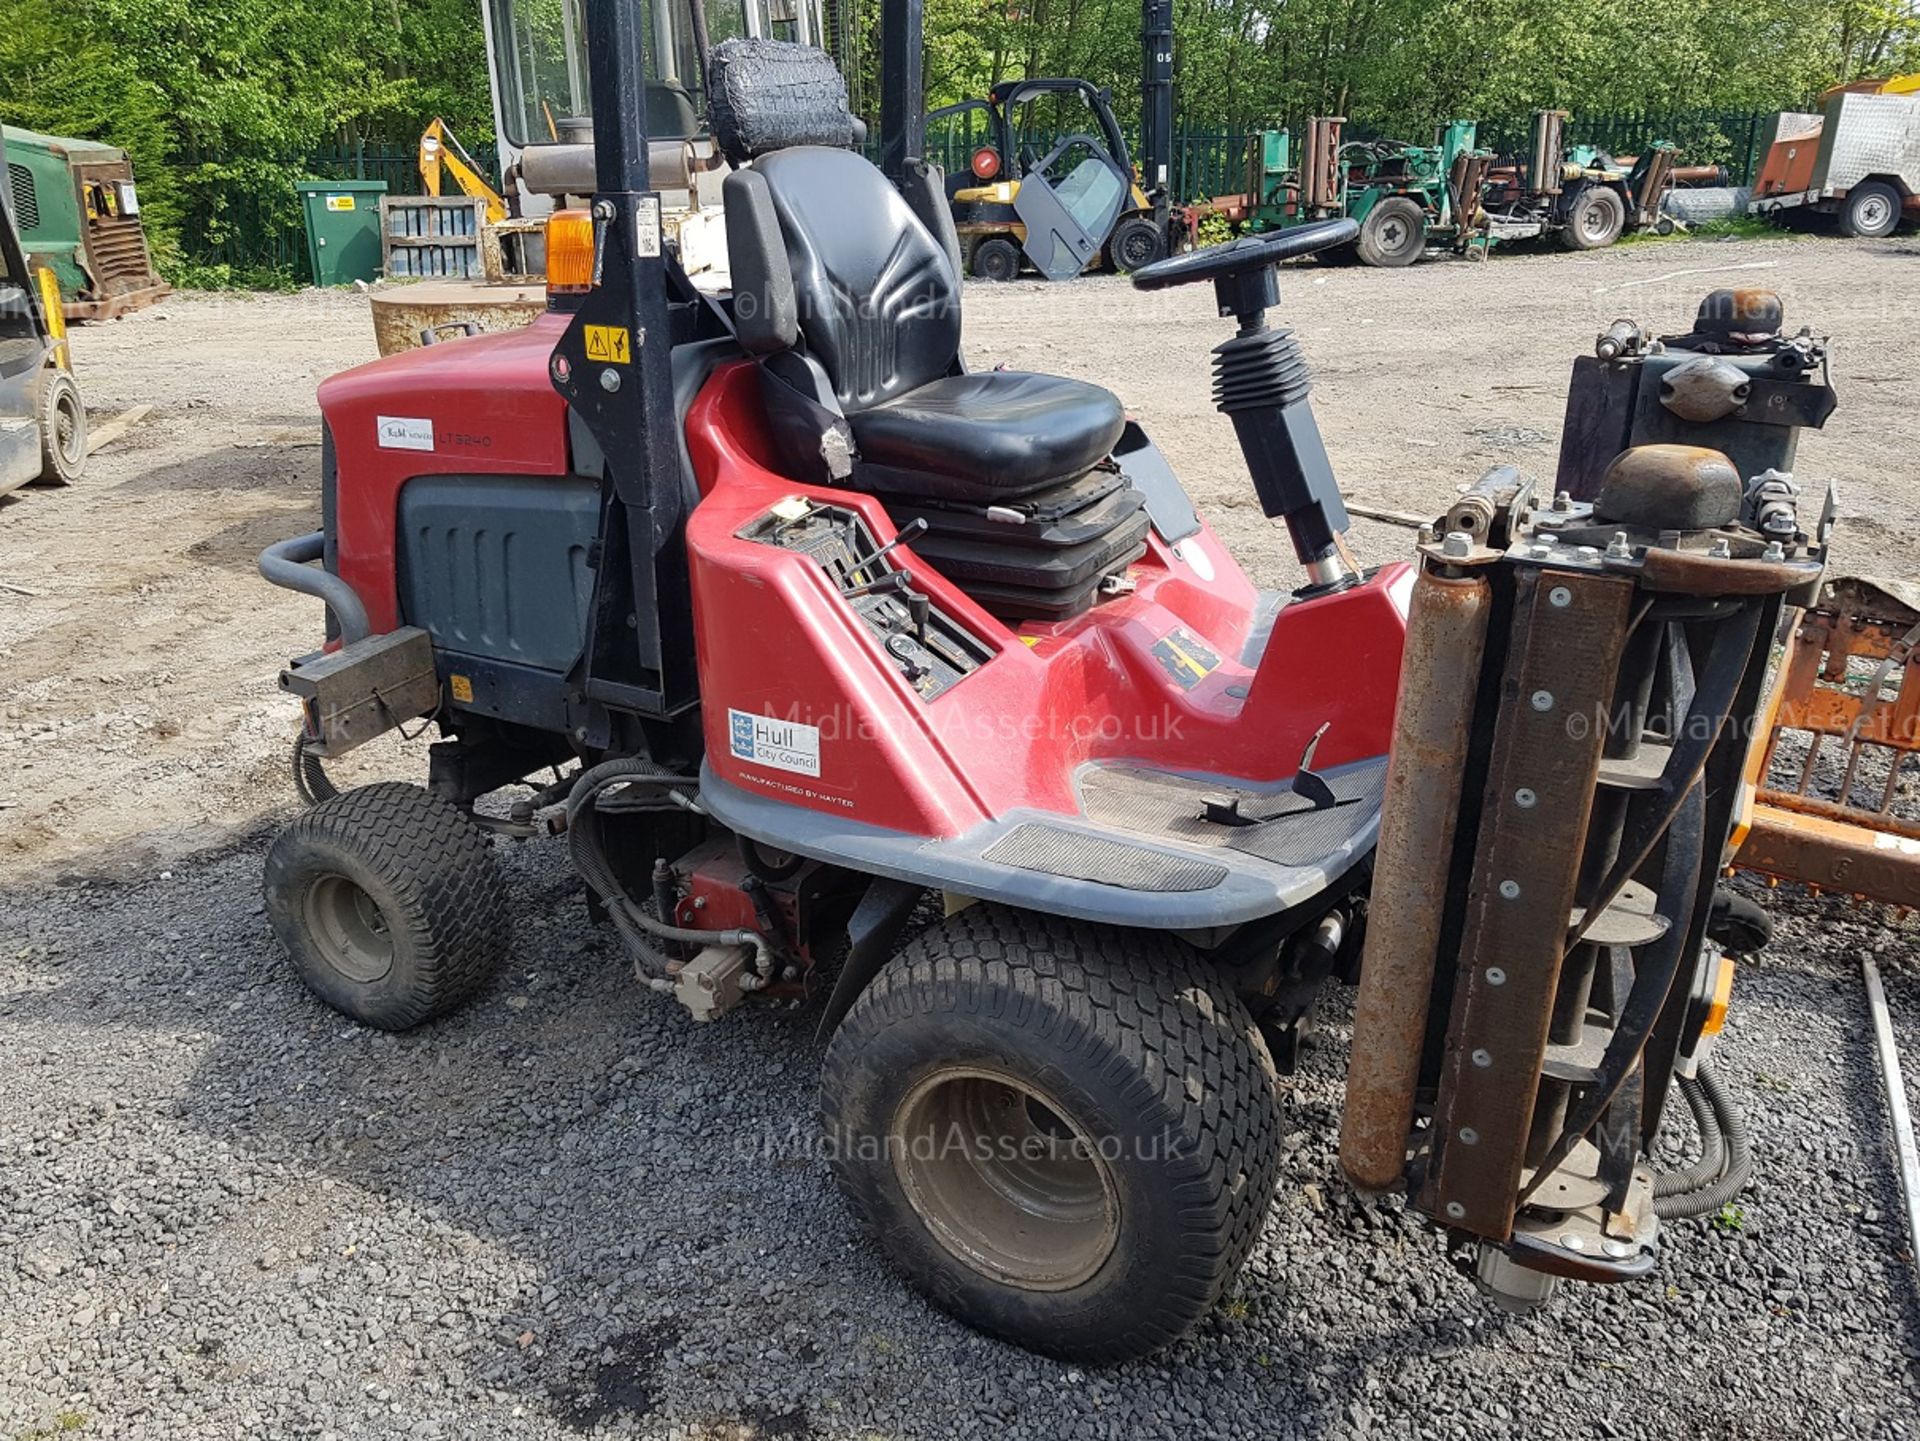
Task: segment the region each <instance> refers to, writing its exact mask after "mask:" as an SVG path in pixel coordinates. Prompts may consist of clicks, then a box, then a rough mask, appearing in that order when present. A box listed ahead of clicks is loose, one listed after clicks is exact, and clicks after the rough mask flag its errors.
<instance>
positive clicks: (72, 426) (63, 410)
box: [53, 397, 80, 461]
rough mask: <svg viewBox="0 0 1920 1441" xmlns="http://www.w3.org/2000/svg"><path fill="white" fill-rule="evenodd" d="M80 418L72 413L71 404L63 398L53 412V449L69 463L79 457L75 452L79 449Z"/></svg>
mask: <svg viewBox="0 0 1920 1441" xmlns="http://www.w3.org/2000/svg"><path fill="white" fill-rule="evenodd" d="M79 437H80V417H79V416H78V415H76V414H75V413H74V407H73V404H72V402H70V401H68V400H67V399H65V398H64V397H63V398H62V399H61V401H60V403H59V405H58V407H57V408H56V410H55V414H54V421H53V443H54V448H55V449H56V450H58V451H59V452H60V454H61V455H63V456H64V457H66V458H67V460H69V461H73V460H77V459H79V457H78V456H77V455H76V454H75V451H76V450H77V449H78V448H79V447H78V442H79Z"/></svg>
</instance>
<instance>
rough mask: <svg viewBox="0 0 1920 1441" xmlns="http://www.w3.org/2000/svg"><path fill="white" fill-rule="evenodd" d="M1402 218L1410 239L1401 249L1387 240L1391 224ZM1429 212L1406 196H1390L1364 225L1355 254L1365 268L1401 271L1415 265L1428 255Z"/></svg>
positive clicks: (1369, 216) (1370, 212)
mask: <svg viewBox="0 0 1920 1441" xmlns="http://www.w3.org/2000/svg"><path fill="white" fill-rule="evenodd" d="M1395 219H1398V220H1399V221H1400V223H1401V224H1402V225H1403V226H1405V227H1406V231H1405V233H1406V236H1407V239H1406V240H1404V241H1402V242H1401V243H1400V244H1399V245H1398V246H1393V245H1389V244H1388V242H1387V241H1386V240H1385V239H1383V238H1382V237H1383V233H1384V232H1385V230H1386V229H1387V226H1388V224H1389V223H1390V222H1391V221H1393V220H1395ZM1426 248H1427V212H1426V211H1425V210H1423V209H1422V208H1421V207H1420V205H1419V204H1418V202H1416V201H1413V200H1410V199H1408V198H1407V197H1406V196H1404V195H1390V196H1388V197H1387V198H1386V199H1385V200H1382V201H1381V202H1380V203H1379V204H1378V205H1376V206H1374V207H1373V209H1372V210H1370V211H1369V212H1367V218H1366V219H1365V220H1364V221H1362V222H1361V224H1360V238H1359V239H1358V240H1356V241H1355V242H1354V254H1355V255H1356V256H1358V257H1359V260H1360V263H1361V264H1362V265H1370V266H1373V267H1375V268H1377V269H1381V270H1399V269H1403V268H1405V267H1406V266H1409V265H1412V264H1413V263H1414V262H1415V261H1417V260H1419V258H1420V257H1421V256H1422V255H1423V254H1425V253H1426Z"/></svg>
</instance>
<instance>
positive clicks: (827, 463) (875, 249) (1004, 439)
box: [709, 39, 1150, 620]
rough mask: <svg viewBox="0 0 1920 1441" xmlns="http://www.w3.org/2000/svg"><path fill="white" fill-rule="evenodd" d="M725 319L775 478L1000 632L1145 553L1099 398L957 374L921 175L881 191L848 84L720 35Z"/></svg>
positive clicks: (793, 48)
mask: <svg viewBox="0 0 1920 1441" xmlns="http://www.w3.org/2000/svg"><path fill="white" fill-rule="evenodd" d="M709 71H710V76H709V81H710V93H711V94H712V96H713V97H714V98H713V100H712V101H711V103H710V109H711V116H712V129H713V134H714V138H715V140H716V141H717V142H718V143H719V145H720V147H721V151H722V153H723V154H725V155H726V156H727V158H728V159H729V160H730V161H732V162H733V164H734V165H735V166H736V167H739V168H736V169H735V170H734V172H733V173H732V174H730V175H729V176H728V177H727V179H726V182H725V187H724V190H723V192H722V194H723V198H724V200H725V204H726V225H727V255H728V265H729V268H730V269H731V271H732V275H733V324H734V331H735V334H736V335H737V337H738V338H739V342H740V345H741V347H742V348H743V349H745V350H746V351H747V353H748V354H749V355H751V356H753V357H754V358H755V359H756V360H757V361H758V362H759V373H760V392H761V395H762V396H763V397H764V398H765V402H766V419H767V430H768V433H769V435H770V437H771V438H772V441H773V444H774V448H775V450H776V452H777V455H778V461H779V464H780V467H781V469H782V470H783V471H784V472H785V473H786V474H787V475H789V476H791V477H792V478H793V479H795V480H800V481H805V482H809V483H812V484H816V485H833V484H838V485H853V486H855V487H857V488H859V489H862V490H867V491H872V492H873V493H874V494H876V495H878V496H879V497H880V498H881V500H882V501H883V503H884V504H885V505H886V507H887V510H888V511H889V513H890V514H891V515H892V516H893V519H894V523H895V524H896V525H906V524H909V523H911V522H914V521H919V522H924V525H925V529H924V532H923V533H921V534H920V535H919V536H918V538H917V539H915V540H914V541H913V554H914V556H915V558H916V561H917V562H918V563H923V564H925V565H929V566H931V567H933V569H934V570H936V571H937V572H938V573H939V574H940V575H941V576H942V577H943V578H944V579H946V580H948V581H950V582H951V583H952V584H954V585H955V586H957V587H958V588H959V589H961V590H963V591H965V592H966V593H967V594H968V595H969V596H971V597H972V598H973V600H974V601H975V602H976V603H977V604H979V605H980V606H981V607H983V608H984V609H986V610H988V611H991V612H992V613H994V614H995V615H998V616H1000V617H1002V618H1003V619H1006V620H1022V619H1037V618H1045V619H1054V620H1058V619H1063V618H1065V617H1068V616H1072V615H1076V614H1078V613H1079V612H1081V611H1084V610H1086V609H1087V608H1088V607H1089V606H1091V605H1094V604H1096V603H1097V602H1098V601H1099V599H1100V598H1101V597H1102V596H1103V595H1106V594H1109V593H1111V592H1112V591H1114V590H1115V589H1116V587H1115V586H1114V584H1113V582H1114V580H1115V578H1116V577H1119V576H1121V575H1123V574H1124V572H1125V571H1126V568H1127V567H1128V566H1129V565H1131V564H1132V563H1133V562H1134V561H1135V560H1137V559H1138V558H1139V557H1140V556H1141V555H1142V554H1144V553H1145V551H1146V547H1147V531H1148V529H1149V525H1150V521H1149V517H1148V515H1147V512H1146V509H1145V497H1144V496H1143V495H1142V494H1141V492H1140V491H1139V490H1137V489H1135V488H1134V487H1133V486H1132V485H1131V484H1130V483H1129V481H1128V479H1127V477H1126V475H1125V474H1123V473H1122V470H1121V468H1120V465H1119V463H1118V462H1117V461H1116V460H1115V459H1114V458H1113V451H1114V447H1115V446H1116V445H1117V444H1119V443H1120V442H1121V438H1122V435H1123V433H1124V432H1125V429H1126V418H1125V416H1124V415H1123V414H1122V412H1121V409H1120V402H1119V401H1118V400H1116V399H1115V398H1114V396H1113V395H1112V394H1111V393H1110V392H1108V391H1105V390H1102V389H1101V388H1100V387H1099V386H1097V385H1086V384H1083V383H1082V382H1080V381H1077V380H1065V379H1062V378H1061V377H1059V376H1053V375H1027V374H1023V373H1021V372H1019V371H1004V370H997V371H987V372H984V373H980V374H969V373H968V371H967V368H966V366H965V365H963V364H962V363H961V360H960V274H961V265H960V241H959V237H958V236H957V235H956V234H955V233H954V226H953V212H952V210H951V209H950V208H949V206H948V203H947V198H946V192H945V189H944V186H943V184H942V180H941V176H940V172H939V171H938V170H937V169H935V168H934V167H932V166H928V165H925V164H923V163H921V162H919V161H912V162H909V163H908V165H907V166H906V173H905V174H904V175H903V176H902V177H901V180H900V184H899V187H898V188H896V187H895V186H894V185H893V184H891V183H890V182H889V181H888V180H887V179H886V177H884V176H883V175H881V173H880V172H879V171H878V170H876V169H875V168H874V167H873V166H872V165H870V164H868V163H867V161H866V160H865V159H863V158H862V157H861V156H860V155H858V154H857V153H855V151H854V150H852V149H849V148H847V147H848V146H849V145H850V144H852V143H854V140H853V137H854V136H855V134H856V128H855V125H854V122H853V118H852V115H851V114H850V112H849V111H848V109H847V92H846V82H845V81H844V80H843V79H842V78H841V76H840V73H839V71H838V70H837V69H835V67H834V65H833V62H832V61H831V60H830V59H829V58H827V56H826V55H825V54H824V53H822V52H821V51H819V50H815V49H813V48H812V47H810V46H804V45H789V44H785V43H783V42H780V41H772V40H751V39H735V40H728V41H725V42H723V43H722V44H720V45H718V46H716V47H715V48H714V51H713V55H712V57H711V60H710V62H709Z"/></svg>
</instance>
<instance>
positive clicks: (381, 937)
mask: <svg viewBox="0 0 1920 1441" xmlns="http://www.w3.org/2000/svg"><path fill="white" fill-rule="evenodd" d="M301 907H302V909H303V910H304V911H305V912H306V921H307V929H308V930H309V931H310V932H312V934H313V936H314V939H315V940H316V941H317V942H318V943H319V947H320V950H321V952H322V954H323V955H324V956H325V958H326V961H327V964H328V965H330V966H332V967H333V968H334V969H335V970H337V971H339V972H340V973H341V974H342V975H343V976H346V977H347V978H348V979H350V980H354V981H359V982H362V983H370V982H373V981H377V980H379V979H380V978H381V977H382V976H384V975H386V974H387V972H388V971H390V970H392V969H393V937H392V935H391V934H390V933H389V931H388V929H387V920H386V917H385V916H383V915H382V914H381V913H380V907H379V906H378V905H376V904H375V903H374V899H373V897H372V896H370V895H368V894H367V893H366V892H365V891H364V890H362V889H361V888H360V887H359V886H358V885H356V884H354V883H353V882H352V881H350V880H348V879H347V878H346V877H345V876H322V877H320V879H318V880H316V881H315V882H314V883H313V884H312V885H311V886H309V887H307V893H306V895H305V896H304V897H302V898H301Z"/></svg>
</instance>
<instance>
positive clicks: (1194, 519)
mask: <svg viewBox="0 0 1920 1441" xmlns="http://www.w3.org/2000/svg"><path fill="white" fill-rule="evenodd" d="M1113 458H1114V459H1115V460H1116V461H1118V462H1119V465H1120V470H1121V473H1122V474H1124V475H1125V476H1126V478H1127V481H1128V483H1129V484H1130V485H1132V486H1133V487H1134V489H1136V490H1138V491H1139V492H1140V493H1141V494H1142V495H1144V496H1146V498H1147V514H1148V515H1150V516H1152V517H1153V528H1154V529H1155V530H1157V531H1159V532H1160V538H1161V539H1162V540H1164V541H1166V542H1167V543H1168V544H1169V545H1171V544H1172V543H1173V542H1174V541H1176V540H1185V539H1186V538H1187V537H1188V536H1190V535H1192V534H1194V533H1195V532H1196V531H1198V530H1199V529H1200V515H1199V513H1198V512H1197V511H1195V510H1194V508H1193V502H1192V501H1191V500H1190V499H1188V497H1187V491H1186V487H1185V486H1183V485H1181V484H1180V477H1179V476H1177V475H1175V474H1174V473H1173V467H1172V466H1170V465H1168V464H1167V458H1166V457H1165V456H1164V455H1162V454H1161V453H1160V447H1159V446H1157V445H1155V444H1154V443H1153V442H1152V441H1151V440H1149V439H1147V433H1146V432H1145V431H1144V430H1142V429H1141V428H1140V427H1139V426H1138V425H1137V424H1135V423H1134V422H1133V421H1131V420H1130V421H1128V422H1127V428H1126V429H1125V430H1124V431H1122V432H1121V433H1120V443H1119V444H1118V445H1116V446H1115V447H1114V448H1113Z"/></svg>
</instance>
